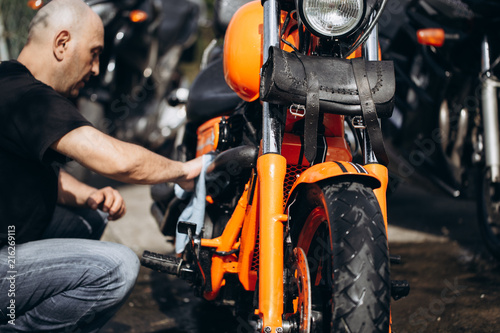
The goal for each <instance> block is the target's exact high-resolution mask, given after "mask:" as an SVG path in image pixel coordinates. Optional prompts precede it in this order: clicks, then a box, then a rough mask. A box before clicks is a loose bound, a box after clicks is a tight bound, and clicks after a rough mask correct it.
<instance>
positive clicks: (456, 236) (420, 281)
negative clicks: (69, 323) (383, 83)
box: [101, 186, 500, 333]
mask: <svg viewBox="0 0 500 333" xmlns="http://www.w3.org/2000/svg"><path fill="white" fill-rule="evenodd" d="M120 191H121V193H122V194H123V196H124V197H125V199H126V201H127V203H128V213H127V216H126V218H124V219H123V220H122V221H119V222H116V223H113V224H111V225H110V227H109V228H108V230H107V231H106V234H105V239H107V240H112V241H117V242H121V243H124V244H126V245H128V246H130V247H131V248H132V249H133V250H134V251H135V252H136V253H138V254H139V253H142V250H144V249H150V250H156V251H164V252H168V251H171V249H172V246H171V244H169V243H168V242H166V240H165V238H164V237H163V236H161V235H160V234H159V232H158V230H157V228H156V226H155V223H154V221H153V219H152V217H151V216H150V214H149V205H150V203H151V201H150V199H149V190H148V188H147V187H144V186H124V187H121V188H120ZM389 221H390V223H391V225H390V229H389V242H390V251H391V254H397V255H401V257H402V263H401V264H400V265H392V267H391V275H392V276H391V277H392V278H393V279H407V280H408V281H409V282H410V284H411V292H410V296H408V297H407V298H404V299H401V300H399V301H393V302H392V317H393V326H392V328H393V332H395V333H415V332H467V333H470V332H473V333H481V332H500V297H499V296H500V264H499V263H498V262H497V261H496V260H494V259H492V258H491V257H490V256H489V254H488V253H487V252H486V250H485V249H484V247H483V244H482V241H481V239H480V236H479V231H478V229H477V227H476V223H477V222H476V213H475V205H474V203H473V202H471V201H463V200H456V199H451V198H448V197H446V196H443V195H439V194H429V193H426V192H424V191H421V190H415V189H412V188H409V187H404V186H402V187H401V188H399V189H398V190H397V191H396V192H395V193H393V195H392V196H391V197H390V198H389ZM101 332H104V333H114V332H120V333H122V332H123V333H126V332H128V333H136V332H141V333H153V332H157V333H160V332H161V333H211V332H222V333H224V332H228V333H229V332H231V333H232V332H248V330H246V328H245V326H244V325H243V324H242V320H241V318H234V317H233V316H232V315H231V312H230V310H229V309H226V308H222V307H216V306H214V305H212V304H210V303H208V302H205V301H204V300H202V299H199V298H197V297H195V296H194V294H193V291H192V289H191V288H190V286H189V285H188V284H187V283H186V282H184V281H180V280H178V279H176V278H174V277H170V276H166V275H164V274H160V273H156V272H153V271H150V270H148V269H145V268H142V269H141V272H140V275H139V278H138V281H137V284H136V286H135V288H134V290H133V292H132V294H131V296H130V297H129V299H128V300H127V302H126V304H125V305H124V306H123V307H122V309H121V310H120V311H119V312H118V313H117V314H116V316H115V317H114V318H113V319H112V320H111V321H110V322H109V323H108V324H107V325H106V326H105V327H104V328H103V330H102V331H101Z"/></svg>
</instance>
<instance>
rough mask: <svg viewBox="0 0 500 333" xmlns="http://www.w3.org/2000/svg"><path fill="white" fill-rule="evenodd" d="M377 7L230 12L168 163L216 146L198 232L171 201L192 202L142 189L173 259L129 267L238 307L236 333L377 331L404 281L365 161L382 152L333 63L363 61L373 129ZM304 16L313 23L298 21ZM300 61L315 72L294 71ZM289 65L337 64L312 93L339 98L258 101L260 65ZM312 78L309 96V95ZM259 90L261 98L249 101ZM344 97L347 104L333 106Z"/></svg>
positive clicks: (378, 168)
mask: <svg viewBox="0 0 500 333" xmlns="http://www.w3.org/2000/svg"><path fill="white" fill-rule="evenodd" d="M225 3H230V2H225V1H218V2H216V8H218V9H224V4H225ZM233 3H234V2H233ZM347 3H348V5H349V6H348V7H347V8H344V7H342V6H343V5H346V4H347ZM384 4H385V2H383V1H358V0H350V1H347V2H346V1H344V0H342V1H336V0H331V1H323V2H322V3H321V5H320V6H319V7H315V6H316V5H318V2H315V1H306V0H304V1H298V2H295V1H286V0H284V1H275V0H267V1H264V4H263V6H262V5H261V1H253V2H251V3H248V4H246V5H244V6H243V7H241V8H240V10H238V11H237V12H236V14H235V17H233V19H232V20H231V23H230V25H229V27H228V30H227V31H226V36H225V41H224V49H223V55H221V54H220V53H218V52H217V51H216V49H214V50H213V51H212V52H210V55H207V57H206V59H207V65H206V67H205V68H204V69H203V70H202V71H201V72H200V74H199V75H198V77H197V78H196V80H195V81H194V82H193V85H192V86H191V88H190V94H189V99H188V102H187V116H188V120H189V122H188V123H187V125H186V127H185V132H184V134H183V136H182V139H181V140H179V142H178V146H177V148H178V149H176V150H175V151H174V154H175V157H176V159H179V160H190V159H192V158H193V157H195V156H199V155H203V154H206V153H212V154H213V153H215V154H217V157H215V159H214V161H213V162H212V163H211V164H209V165H208V169H207V173H206V176H205V179H204V180H205V181H203V182H202V183H201V184H203V185H206V188H205V189H204V191H205V192H203V191H202V192H203V193H202V194H198V192H197V194H196V196H195V200H196V198H198V199H197V200H196V201H199V202H202V203H203V205H202V206H203V207H202V208H200V207H199V206H197V204H196V208H194V211H196V212H197V213H195V214H198V213H200V212H201V223H202V224H203V227H202V228H201V229H200V230H198V229H199V228H198V227H200V226H201V224H193V223H190V222H199V221H193V220H194V218H193V220H191V218H190V217H188V218H187V219H183V218H186V217H185V216H184V213H185V212H186V210H184V208H186V206H188V207H189V206H190V205H192V204H193V205H194V203H193V202H189V199H187V200H186V199H181V198H177V197H174V195H173V192H174V190H173V187H172V186H170V185H168V184H165V185H163V186H155V187H153V189H152V196H153V199H154V200H155V204H154V205H153V208H152V211H153V215H154V216H155V217H156V219H157V221H158V222H159V224H160V228H161V230H162V231H163V232H164V233H166V234H171V235H174V234H175V235H176V250H177V253H178V256H167V255H164V254H155V253H150V252H148V251H146V252H145V253H144V254H143V260H142V263H143V265H145V266H147V267H150V268H153V269H155V270H159V271H163V272H166V273H170V274H174V275H177V276H179V277H181V278H185V279H187V280H189V281H191V282H192V283H193V285H194V287H195V290H196V291H197V293H198V294H199V295H200V296H202V297H204V298H205V299H207V300H210V301H214V302H220V303H222V304H225V305H232V306H233V308H234V311H235V313H236V314H238V315H241V317H239V318H240V319H242V321H241V323H242V326H240V327H239V330H245V331H256V330H257V331H259V332H333V331H335V332H336V331H342V330H349V331H352V332H389V331H390V328H389V326H390V311H389V303H390V294H391V293H392V296H393V297H394V298H397V297H399V296H404V295H405V293H407V291H408V286H407V285H405V284H398V283H396V284H391V281H390V280H389V256H388V248H387V239H386V224H385V222H386V210H385V189H386V188H385V185H386V184H387V169H386V168H385V167H384V166H383V165H382V164H380V163H378V160H377V158H378V157H382V158H383V156H381V155H380V154H379V152H380V150H377V151H375V148H374V147H375V146H376V145H375V138H374V137H372V136H370V139H371V138H373V139H374V140H373V141H370V140H369V138H368V132H367V131H366V128H368V124H367V123H364V122H363V119H365V117H364V116H363V117H362V116H361V114H362V111H363V110H364V108H363V107H362V106H361V105H362V103H361V101H360V100H361V97H359V95H360V94H359V91H361V88H360V87H358V86H357V84H356V82H355V78H354V76H353V75H356V74H354V73H353V70H351V71H349V69H350V66H351V64H352V63H351V62H350V61H349V60H346V59H345V58H346V57H347V56H348V55H350V54H356V56H357V57H360V56H363V57H365V58H364V59H363V58H361V59H358V60H359V61H358V62H357V63H358V64H363V65H364V64H366V61H365V60H372V61H371V62H369V63H368V64H369V66H371V67H370V70H364V69H363V70H362V71H361V72H362V73H363V74H364V76H363V74H361V76H363V77H364V78H365V79H366V78H367V77H368V76H369V77H370V79H369V80H368V79H366V81H370V82H367V83H371V84H372V85H373V86H370V85H366V86H365V88H366V89H367V90H365V91H370V95H371V94H372V93H373V94H374V95H377V97H378V96H380V95H381V96H384V97H387V98H386V99H384V97H382V98H381V99H380V100H377V103H380V104H377V107H376V110H373V111H375V113H376V114H375V115H374V116H375V122H374V123H372V125H373V124H375V125H376V126H375V127H376V128H378V122H377V119H376V117H377V115H378V116H389V115H390V113H391V111H392V97H393V93H394V85H393V83H394V77H393V72H392V66H391V65H390V63H387V62H385V63H383V62H379V61H377V60H378V58H379V49H378V43H377V30H376V29H375V27H376V21H377V19H378V18H379V17H380V14H381V12H382V10H383V8H384ZM219 5H220V7H219ZM278 5H279V6H280V7H278ZM308 5H309V6H311V7H312V8H311V7H308ZM296 6H298V7H296ZM278 8H280V9H282V10H283V11H280V10H279V9H278ZM347 9H349V10H347ZM344 10H345V12H344ZM372 15H373V16H372ZM222 16H223V15H216V17H222ZM344 18H345V20H346V21H343V19H344ZM316 19H317V20H318V21H315V24H314V25H312V26H311V25H308V24H305V23H304V22H305V21H306V20H308V22H309V24H310V21H309V20H313V21H314V20H316ZM321 19H325V22H322V21H321ZM280 20H281V21H280ZM280 22H281V25H280ZM318 22H322V23H323V24H321V23H318ZM332 22H333V23H338V24H339V26H337V28H338V29H339V30H338V31H337V33H338V35H336V34H334V36H335V38H332V36H330V37H328V36H325V34H329V33H330V31H328V29H330V28H331V29H335V28H334V26H335V25H334V24H328V23H332ZM306 26H307V27H306ZM323 29H325V30H326V32H325V30H323ZM339 31H340V32H339ZM280 39H281V41H282V43H281V42H280ZM262 42H263V44H262ZM360 45H364V47H362V48H358V47H359V46H360ZM268 46H273V47H272V48H268ZM280 47H282V48H285V49H286V50H287V51H288V52H282V49H281V48H280ZM267 50H269V53H267V55H266V52H267ZM355 50H357V51H355ZM261 52H263V53H264V60H263V57H262V54H261ZM280 56H283V57H291V58H287V59H283V58H280ZM294 57H295V58H294ZM299 58H300V60H298V59H299ZM266 59H267V62H265V60H266ZM302 61H304V62H306V63H307V64H308V66H309V65H310V64H313V66H315V70H314V71H304V68H303V67H302V65H300V64H301V63H302ZM263 62H265V64H264V66H263V67H262V63H263ZM292 63H294V64H295V66H294V71H296V72H294V74H297V75H293V74H289V73H288V75H287V77H288V78H290V77H291V78H300V75H302V76H303V75H304V73H306V74H309V73H319V72H320V71H325V70H327V69H328V70H331V66H335V65H333V64H332V63H335V64H337V65H338V64H340V63H342V64H343V65H345V66H346V67H343V68H342V69H338V68H337V67H335V68H336V69H337V70H332V72H330V73H329V75H323V73H321V75H319V76H321V77H322V79H324V80H325V81H327V83H325V86H323V85H322V89H323V90H325V91H327V92H331V93H332V94H334V95H336V96H337V97H338V95H340V96H342V97H341V99H342V100H340V101H339V100H337V102H338V104H336V105H335V106H333V109H334V110H332V109H330V111H329V112H328V111H327V110H328V107H332V105H329V104H326V105H325V104H323V100H326V101H327V103H328V102H331V101H330V100H329V99H328V98H323V100H322V101H321V102H320V103H318V104H319V105H318V104H314V102H313V104H309V102H306V104H307V107H306V106H305V105H301V104H303V103H304V102H302V103H300V102H298V101H297V102H290V100H287V97H283V99H282V98H281V97H276V96H275V97H271V96H273V93H272V92H270V91H269V90H268V89H267V88H264V87H268V86H267V84H265V83H261V85H262V86H261V88H260V91H259V82H260V78H259V72H260V74H261V75H262V77H263V78H267V79H270V78H271V77H274V76H273V75H270V71H271V72H272V73H275V74H276V75H279V74H280V73H286V71H287V70H289V69H287V68H286V66H287V65H291V64H292ZM326 64H328V65H326ZM343 65H342V66H343ZM280 66H283V67H285V68H284V69H283V70H281V67H280ZM304 66H305V65H304ZM367 66H368V65H367ZM261 67H262V71H260V69H261ZM349 73H350V74H349ZM358 74H359V72H358ZM311 75H313V76H314V74H311ZM358 78H360V77H359V76H358ZM270 80H272V79H270ZM285 80H286V79H285ZM313 81H314V78H312V79H311V81H309V82H313ZM226 82H227V83H226ZM262 82H269V81H262ZM302 82H303V81H302ZM228 84H229V85H230V86H231V88H229V86H228ZM330 84H332V85H333V87H330V86H329V85H330ZM314 86H315V87H316V88H314ZM314 86H312V87H311V88H310V89H307V91H308V93H309V92H311V91H312V92H314V91H315V89H318V91H319V85H317V86H316V85H314ZM288 88H290V87H288ZM292 88H295V89H297V90H298V91H295V92H293V91H292V90H287V89H285V92H284V95H286V96H288V98H291V99H294V98H297V96H298V95H300V94H301V93H304V90H305V89H304V85H300V84H297V85H296V86H294V87H292ZM290 89H291V88H290ZM301 89H302V90H301ZM259 93H260V98H261V99H262V100H265V101H266V102H264V103H261V100H259ZM337 94H338V95H337ZM379 94H380V95H379ZM318 95H319V93H318V94H316V95H315V96H318ZM290 96H292V97H290ZM302 96H303V95H302ZM352 96H355V97H352ZM312 98H315V97H312ZM344 98H346V99H347V100H351V101H352V104H349V103H347V104H349V105H345V104H343V103H344V102H345V99H344ZM270 100H272V101H273V103H274V104H271V102H270ZM363 105H364V103H363ZM316 107H318V110H319V109H321V110H322V112H320V113H318V115H320V119H318V121H317V122H314V121H313V122H312V123H309V114H314V112H315V111H314V110H313V109H314V108H316ZM306 109H307V110H306ZM362 109H363V110H362ZM307 112H309V113H307ZM346 114H347V115H350V116H352V118H353V119H354V118H356V119H354V120H352V122H353V123H354V124H355V125H353V128H354V132H355V133H356V134H360V136H362V137H361V138H360V140H359V142H358V143H357V145H355V146H357V147H359V146H362V147H363V149H362V151H363V156H362V157H363V159H362V162H363V163H364V164H366V165H365V166H361V165H359V164H355V163H351V161H352V156H351V151H350V147H349V145H348V143H347V141H346V139H345V137H344V119H345V118H346V117H348V116H346ZM304 117H305V118H304ZM366 119H368V117H366ZM365 125H366V126H365ZM361 128H363V129H361ZM372 128H373V127H372ZM311 129H312V130H313V132H312V134H311V135H310V136H309V134H307V131H309V130H311ZM314 130H317V132H315V131H314ZM360 136H358V135H356V136H355V138H358V137H360ZM310 138H312V139H313V140H312V142H311V141H310V140H309V139H310ZM311 144H312V145H311ZM316 144H317V145H316ZM311 152H315V153H316V154H310V153H311ZM199 184H200V183H198V185H197V186H199ZM160 189H161V190H160ZM205 194H206V196H205ZM205 199H206V200H205ZM205 201H206V202H207V203H206V206H205ZM192 207H193V206H191V208H192ZM181 214H182V215H181ZM185 234H187V235H188V236H187V245H186V247H185V248H184V247H182V246H181V247H180V249H179V248H178V247H177V245H179V237H180V236H182V239H186V237H185V236H183V235H185ZM181 245H182V244H181ZM395 286H396V287H395ZM398 288H399V289H398ZM255 315H257V316H255ZM372 319H373V320H372ZM346 327H350V328H349V329H347V328H346Z"/></svg>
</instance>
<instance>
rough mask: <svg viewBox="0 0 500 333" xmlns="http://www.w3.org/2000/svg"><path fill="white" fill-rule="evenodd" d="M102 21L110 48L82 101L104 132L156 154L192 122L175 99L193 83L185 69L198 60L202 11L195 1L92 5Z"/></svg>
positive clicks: (98, 1) (98, 0) (92, 0)
mask: <svg viewBox="0 0 500 333" xmlns="http://www.w3.org/2000/svg"><path fill="white" fill-rule="evenodd" d="M86 2H87V4H88V5H89V6H90V7H91V8H92V9H93V10H94V11H95V12H96V13H97V14H99V16H100V17H101V19H102V21H103V24H104V30H105V48H104V51H103V53H102V55H101V57H100V74H99V76H97V77H93V78H91V80H90V81H89V82H88V83H87V84H86V86H85V88H84V89H82V91H81V93H80V97H79V99H78V106H79V109H80V110H81V112H82V113H83V114H84V115H85V116H86V117H87V118H88V119H89V120H90V121H92V122H93V123H94V125H96V126H97V127H98V128H99V129H101V130H103V131H104V132H106V133H108V134H110V135H113V136H115V137H117V138H118V139H121V140H125V141H129V142H134V143H137V144H140V145H142V146H144V147H147V148H149V149H151V150H159V149H160V148H161V147H162V145H164V144H165V143H166V142H167V143H168V142H169V140H172V138H174V137H175V133H176V131H177V130H178V129H179V127H181V126H182V125H183V123H184V122H185V120H186V117H185V111H184V109H183V108H182V107H176V106H172V105H169V103H168V98H169V94H170V93H171V92H172V91H173V90H175V89H177V88H180V87H183V86H185V85H186V84H187V83H186V82H183V80H184V77H183V73H181V71H180V69H179V63H180V62H181V61H182V60H183V59H185V57H189V56H190V55H191V56H192V52H193V45H194V42H195V40H196V37H197V33H198V22H199V13H200V6H203V5H204V3H203V2H201V1H197V2H195V1H194V0H192V1H188V0H183V1H179V0H125V1H112V0H88V1H86Z"/></svg>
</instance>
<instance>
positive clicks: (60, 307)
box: [0, 209, 139, 333]
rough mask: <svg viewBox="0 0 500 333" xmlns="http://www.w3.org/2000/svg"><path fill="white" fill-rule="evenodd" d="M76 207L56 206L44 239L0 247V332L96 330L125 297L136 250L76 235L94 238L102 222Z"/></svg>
mask: <svg viewBox="0 0 500 333" xmlns="http://www.w3.org/2000/svg"><path fill="white" fill-rule="evenodd" d="M80 213H81V212H76V213H75V211H72V210H69V211H68V210H64V209H63V210H60V209H58V210H57V211H56V213H55V215H54V219H53V221H52V223H51V225H50V226H49V228H48V229H47V231H46V233H45V234H44V235H43V237H44V238H45V239H41V240H38V241H34V242H28V243H24V244H16V245H15V253H14V254H13V252H12V249H9V247H8V246H4V247H3V248H1V249H0V277H1V278H0V332H2V333H3V332H54V333H55V332H97V331H98V330H99V328H100V327H102V326H103V325H104V324H105V323H106V322H107V321H108V320H109V319H110V318H111V317H112V316H113V315H114V314H115V313H116V311H118V309H119V308H120V307H121V306H122V304H123V303H124V302H125V300H126V298H127V297H128V295H129V294H130V292H131V290H132V287H133V286H134V284H135V281H136V278H137V274H138V271H139V260H138V258H137V255H136V254H135V253H134V252H133V251H132V250H130V249H129V248H127V247H126V246H123V245H120V244H116V243H109V242H101V241H98V240H90V239H82V238H79V237H85V238H96V237H97V238H99V237H100V235H101V234H102V231H103V230H104V227H103V224H104V226H105V220H103V219H102V218H99V215H95V214H91V215H94V216H93V217H95V219H94V220H93V218H91V217H89V216H87V217H86V218H83V217H82V215H81V214H80ZM91 213H95V212H91ZM72 214H73V215H74V217H75V218H71V216H72ZM83 216H85V214H83ZM51 232H52V235H51V234H50V233H51ZM51 237H54V238H51ZM61 237H63V238H61ZM9 250H10V257H9ZM12 258H14V259H15V263H13V262H12V261H9V259H12ZM10 264H13V265H14V266H13V268H12V267H10V266H9V265H10ZM12 271H15V273H11V272H12Z"/></svg>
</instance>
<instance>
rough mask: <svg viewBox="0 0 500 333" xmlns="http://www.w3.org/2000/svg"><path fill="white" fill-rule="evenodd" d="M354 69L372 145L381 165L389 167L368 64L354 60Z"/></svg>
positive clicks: (360, 59) (361, 60) (361, 59)
mask: <svg viewBox="0 0 500 333" xmlns="http://www.w3.org/2000/svg"><path fill="white" fill-rule="evenodd" d="M352 68H353V70H354V78H355V80H356V85H357V86H358V93H359V100H360V102H361V110H362V112H363V120H364V121H365V125H366V130H367V132H368V137H369V138H370V142H371V145H372V149H373V152H374V153H375V157H376V158H377V160H378V162H379V163H380V164H383V165H385V166H387V165H388V164H389V158H388V157H387V153H386V151H385V146H384V139H383V136H382V130H381V129H380V124H379V122H378V117H377V109H376V108H375V103H374V102H373V96H372V91H371V88H370V84H369V82H368V76H367V74H366V63H365V60H364V59H363V58H354V59H352Z"/></svg>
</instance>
